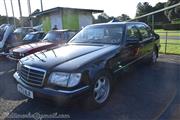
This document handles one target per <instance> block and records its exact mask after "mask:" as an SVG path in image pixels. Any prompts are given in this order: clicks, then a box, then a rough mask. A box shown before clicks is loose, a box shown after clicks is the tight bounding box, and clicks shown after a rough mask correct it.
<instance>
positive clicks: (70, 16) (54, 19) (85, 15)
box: [31, 7, 103, 31]
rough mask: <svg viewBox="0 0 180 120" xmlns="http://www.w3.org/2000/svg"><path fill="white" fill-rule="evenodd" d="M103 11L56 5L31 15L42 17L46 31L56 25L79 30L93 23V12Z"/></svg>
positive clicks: (60, 27) (100, 11)
mask: <svg viewBox="0 0 180 120" xmlns="http://www.w3.org/2000/svg"><path fill="white" fill-rule="evenodd" d="M102 12H103V10H92V9H78V8H67V7H56V8H52V9H49V10H45V11H42V12H38V13H34V14H32V15H31V16H36V17H39V18H40V19H41V22H42V25H43V30H44V31H49V30H51V29H52V28H54V26H57V28H58V29H72V30H79V29H81V28H82V27H85V26H87V25H89V24H92V23H93V16H92V14H94V13H102Z"/></svg>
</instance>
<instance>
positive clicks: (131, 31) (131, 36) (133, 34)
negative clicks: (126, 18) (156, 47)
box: [126, 25, 140, 40]
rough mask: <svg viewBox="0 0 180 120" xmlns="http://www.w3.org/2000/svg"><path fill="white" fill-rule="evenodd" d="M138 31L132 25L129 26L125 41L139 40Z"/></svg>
mask: <svg viewBox="0 0 180 120" xmlns="http://www.w3.org/2000/svg"><path fill="white" fill-rule="evenodd" d="M139 38H140V36H139V31H138V29H137V28H136V26H134V25H130V26H128V27H127V37H126V39H127V40H139Z"/></svg>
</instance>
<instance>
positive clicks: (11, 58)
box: [6, 55, 20, 61]
mask: <svg viewBox="0 0 180 120" xmlns="http://www.w3.org/2000/svg"><path fill="white" fill-rule="evenodd" d="M6 57H7V58H8V59H10V60H13V61H19V60H20V59H18V58H15V57H12V56H11V55H7V56H6Z"/></svg>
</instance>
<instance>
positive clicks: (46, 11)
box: [31, 7, 104, 16]
mask: <svg viewBox="0 0 180 120" xmlns="http://www.w3.org/2000/svg"><path fill="white" fill-rule="evenodd" d="M63 9H64V10H73V11H84V12H92V13H102V12H104V10H94V9H83V8H69V7H55V8H52V9H48V10H45V11H42V12H38V13H33V14H31V16H41V15H44V14H49V13H52V12H56V11H60V10H63Z"/></svg>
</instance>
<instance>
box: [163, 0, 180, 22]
mask: <svg viewBox="0 0 180 120" xmlns="http://www.w3.org/2000/svg"><path fill="white" fill-rule="evenodd" d="M179 2H180V0H168V2H167V3H166V4H165V7H168V6H171V5H174V4H177V3H179ZM165 15H166V16H167V18H168V19H169V20H170V21H173V20H175V19H178V18H180V6H178V7H176V8H173V9H169V10H166V11H165Z"/></svg>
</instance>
